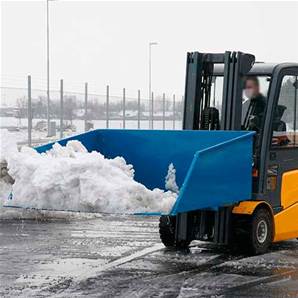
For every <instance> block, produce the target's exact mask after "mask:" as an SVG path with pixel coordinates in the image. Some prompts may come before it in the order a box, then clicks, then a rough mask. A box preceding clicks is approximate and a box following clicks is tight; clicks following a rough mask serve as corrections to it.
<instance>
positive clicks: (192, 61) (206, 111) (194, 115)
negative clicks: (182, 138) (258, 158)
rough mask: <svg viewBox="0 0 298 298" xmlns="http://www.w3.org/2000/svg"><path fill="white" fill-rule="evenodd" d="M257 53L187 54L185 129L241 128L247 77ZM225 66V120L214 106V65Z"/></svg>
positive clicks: (223, 109)
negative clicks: (212, 86)
mask: <svg viewBox="0 0 298 298" xmlns="http://www.w3.org/2000/svg"><path fill="white" fill-rule="evenodd" d="M254 62H255V56H253V55H251V54H245V53H242V52H229V51H226V52H225V53H221V54H211V53H199V52H193V53H188V54H187V63H186V65H187V66H186V84H185V105H184V118H183V129H185V130H218V129H221V130H241V110H242V89H243V78H244V77H245V76H246V75H247V73H248V72H249V71H250V69H251V68H252V66H253V64H254ZM215 64H223V65H224V73H223V74H224V79H223V94H222V111H221V121H220V120H219V111H218V110H217V109H216V108H214V107H210V95H211V84H212V79H213V77H214V75H213V71H214V65H215Z"/></svg>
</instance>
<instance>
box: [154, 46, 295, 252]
mask: <svg viewBox="0 0 298 298" xmlns="http://www.w3.org/2000/svg"><path fill="white" fill-rule="evenodd" d="M186 64H187V67H186V84H185V106H184V118H183V130H208V131H212V130H221V131H222V130H223V131H248V132H252V133H253V134H254V136H253V148H252V164H251V174H250V177H249V178H248V179H249V180H251V195H250V196H249V199H246V200H241V198H240V197H239V201H238V202H237V201H234V202H231V204H229V203H226V204H222V205H218V206H216V208H201V209H197V210H194V208H189V209H187V211H183V210H182V209H183V208H180V209H179V208H178V209H177V208H176V211H177V212H171V213H170V214H166V215H161V217H160V223H159V232H160V238H161V241H162V243H163V244H164V245H165V246H166V247H173V248H177V249H181V248H182V249H184V248H187V247H188V245H189V244H190V242H191V241H193V240H201V241H211V242H214V243H216V244H224V245H230V246H235V245H236V246H237V245H241V246H244V247H246V248H248V249H249V252H250V253H251V254H262V253H265V252H266V251H267V250H268V248H269V246H270V245H271V244H272V243H273V242H279V241H282V240H289V239H293V238H298V131H297V130H298V127H297V121H298V111H297V109H298V108H297V99H298V83H297V80H298V63H282V64H267V63H258V62H255V57H254V56H253V55H251V54H247V53H242V52H230V51H227V52H225V53H220V54H214V53H199V52H192V53H188V54H187V63H186ZM249 78H253V79H254V80H255V81H256V80H257V81H258V82H259V84H260V88H261V89H263V94H264V97H265V99H266V104H265V106H264V110H263V113H261V116H260V113H259V114H256V113H254V110H255V109H254V107H255V105H256V103H255V102H254V101H253V99H250V103H249V108H248V110H247V111H246V113H243V112H244V111H243V107H244V101H245V99H244V96H243V90H244V89H245V82H246V80H248V79H249ZM231 154H233V153H232V152H231ZM227 167H228V166H227ZM218 171H222V176H223V177H224V175H225V169H218ZM202 175H203V174H202ZM239 175H241V172H239ZM215 182H216V181H215ZM197 183H199V181H197ZM210 191H211V189H210ZM196 199H198V200H199V194H198V195H197V198H196V197H195V200H196ZM200 199H204V198H200Z"/></svg>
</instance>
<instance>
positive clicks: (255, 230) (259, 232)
mask: <svg viewBox="0 0 298 298" xmlns="http://www.w3.org/2000/svg"><path fill="white" fill-rule="evenodd" d="M272 226H273V224H272V217H271V214H270V212H269V211H268V210H267V209H265V208H261V209H258V210H256V211H255V213H254V214H253V216H252V220H251V227H250V232H249V236H250V237H249V238H250V239H249V247H250V251H251V253H252V254H255V255H258V254H263V253H266V252H267V250H268V248H269V246H270V245H271V243H272V234H273V233H272V231H273V228H272Z"/></svg>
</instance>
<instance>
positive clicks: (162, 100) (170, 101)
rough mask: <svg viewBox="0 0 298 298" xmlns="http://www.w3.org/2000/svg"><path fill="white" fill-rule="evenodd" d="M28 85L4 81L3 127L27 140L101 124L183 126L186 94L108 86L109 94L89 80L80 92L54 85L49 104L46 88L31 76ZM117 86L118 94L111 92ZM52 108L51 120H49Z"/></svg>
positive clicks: (55, 136)
mask: <svg viewBox="0 0 298 298" xmlns="http://www.w3.org/2000/svg"><path fill="white" fill-rule="evenodd" d="M27 84H28V86H27V88H9V87H3V86H2V87H1V103H2V104H1V108H0V117H1V127H2V128H7V129H9V130H12V131H13V130H16V131H17V130H22V131H23V132H25V131H26V132H27V144H28V145H29V146H31V145H36V144H40V143H44V142H47V141H49V138H50V139H51V140H55V139H58V138H62V137H65V136H70V135H72V134H76V133H80V132H84V131H88V130H91V129H97V128H118V129H119V128H121V129H181V126H182V117H183V104H184V103H183V97H182V96H180V97H178V96H176V95H175V94H174V95H171V96H169V95H167V94H165V93H163V94H154V92H152V94H151V98H150V99H149V98H148V96H145V94H143V93H142V92H141V91H140V90H136V92H135V96H128V95H127V91H126V89H125V88H123V89H122V90H120V92H119V90H114V89H112V88H111V87H110V86H106V91H105V94H94V93H91V92H89V91H88V83H85V84H82V92H81V93H80V92H69V91H65V90H64V82H63V80H61V81H60V88H59V90H51V91H50V105H49V110H48V107H47V91H46V90H42V89H34V88H32V86H34V81H33V80H31V76H28V80H27ZM116 92H118V94H119V93H120V95H113V94H115V93H116ZM48 113H49V119H50V122H49V125H48V121H47V120H48Z"/></svg>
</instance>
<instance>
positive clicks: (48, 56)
mask: <svg viewBox="0 0 298 298" xmlns="http://www.w3.org/2000/svg"><path fill="white" fill-rule="evenodd" d="M50 1H55V0H47V127H48V136H49V135H50V21H49V13H50V12H49V2H50Z"/></svg>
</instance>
